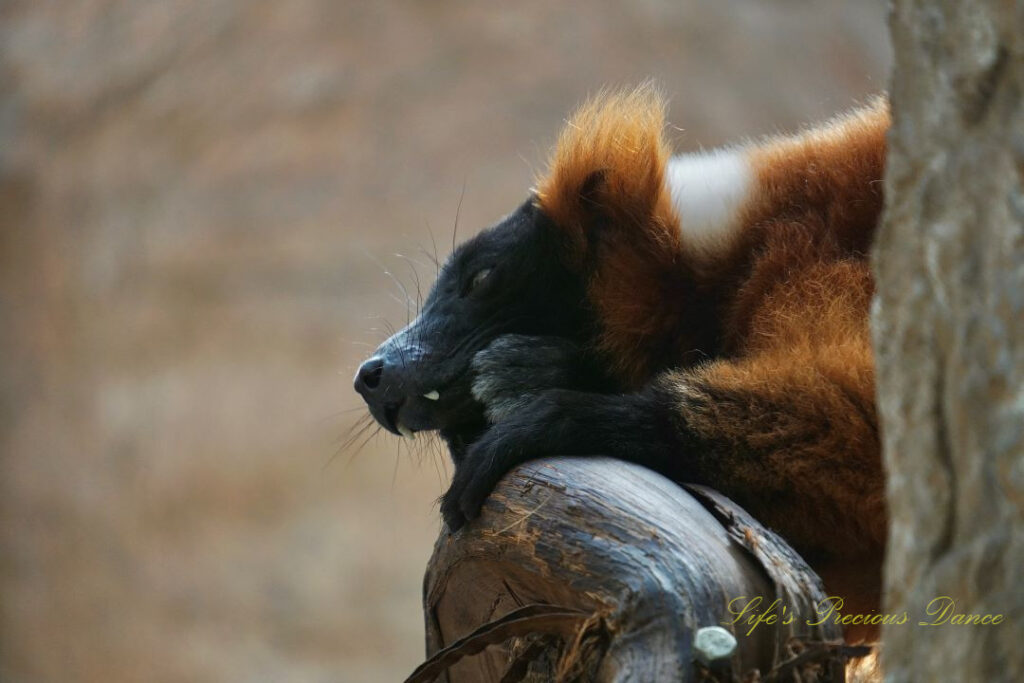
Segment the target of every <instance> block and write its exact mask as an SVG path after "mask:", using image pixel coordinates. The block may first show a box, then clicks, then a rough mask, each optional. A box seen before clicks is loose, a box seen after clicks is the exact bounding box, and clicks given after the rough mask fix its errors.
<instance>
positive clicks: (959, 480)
mask: <svg viewBox="0 0 1024 683" xmlns="http://www.w3.org/2000/svg"><path fill="white" fill-rule="evenodd" d="M890 27H891V31H892V40H893V45H894V49H895V70H894V73H893V78H892V85H891V101H892V111H893V128H892V131H891V133H890V138H889V158H888V169H887V177H886V181H885V189H886V197H887V206H886V211H885V217H884V220H883V225H882V226H881V229H880V234H879V236H878V241H877V244H876V251H875V255H874V259H875V262H874V265H875V272H876V279H877V287H878V295H877V300H876V305H875V309H874V313H873V325H874V338H875V346H876V357H877V370H878V402H879V411H880V416H881V422H882V432H883V435H884V457H885V465H886V468H887V474H888V501H889V512H890V518H891V531H890V534H889V547H888V555H887V560H886V568H885V582H886V607H885V610H886V612H888V613H894V614H900V613H903V612H905V613H906V614H907V615H908V620H907V622H906V623H905V624H893V625H889V626H886V627H885V628H884V631H883V633H884V635H883V650H882V669H883V670H884V671H885V672H886V677H887V679H888V680H890V681H905V680H958V681H968V680H985V681H996V680H1007V681H1010V680H1024V648H1022V647H1021V639H1022V632H1021V624H1022V623H1024V591H1022V590H1021V587H1020V580H1021V576H1022V574H1021V571H1022V568H1024V457H1022V456H1024V343H1022V342H1024V193H1022V178H1024V106H1022V93H1024V5H1022V3H1020V2H1012V1H1009V0H1002V1H1000V0H970V1H959V2H956V1H952V0H946V1H943V2H935V1H934V0H897V2H896V3H895V7H894V9H893V12H892V14H891V17H890ZM941 596H948V597H949V598H951V599H952V600H955V611H956V612H957V613H977V614H993V615H995V614H1002V615H1004V616H1003V620H1002V623H1000V624H998V625H988V626H983V625H976V626H957V625H954V624H951V623H945V624H943V625H940V626H932V627H925V626H921V625H919V624H920V622H929V621H935V620H936V616H938V617H939V618H940V619H941V615H929V614H928V612H929V604H930V603H931V610H932V611H934V610H935V609H937V608H938V607H939V604H937V603H933V602H932V601H933V600H935V599H936V598H939V597H941Z"/></svg>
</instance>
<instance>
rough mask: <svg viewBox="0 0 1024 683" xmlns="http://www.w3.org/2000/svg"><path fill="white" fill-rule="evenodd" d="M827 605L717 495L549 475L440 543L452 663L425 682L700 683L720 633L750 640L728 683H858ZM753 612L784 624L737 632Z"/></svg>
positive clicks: (638, 470) (434, 563) (434, 611)
mask: <svg viewBox="0 0 1024 683" xmlns="http://www.w3.org/2000/svg"><path fill="white" fill-rule="evenodd" d="M825 597H826V596H825V595H824V593H823V592H822V588H821V584H820V581H819V579H818V578H817V576H816V575H815V574H814V573H813V572H812V571H811V570H810V569H809V568H808V567H807V566H806V564H805V563H804V562H803V560H802V559H801V558H800V557H799V556H798V555H797V554H796V553H795V552H794V551H793V550H792V549H791V548H790V547H789V546H788V545H786V544H785V542H783V541H782V540H781V539H780V538H779V537H777V536H776V535H775V534H773V533H772V532H770V531H768V530H766V529H764V528H763V527H761V525H760V524H758V523H757V522H756V521H755V520H754V519H752V518H751V517H750V516H749V515H748V514H747V513H746V512H745V511H743V510H742V509H741V508H739V507H738V506H737V505H736V504H735V503H733V502H731V501H730V500H728V499H727V498H725V497H724V496H721V495H720V494H718V493H716V492H714V491H711V490H710V489H706V488H702V487H688V488H685V489H684V488H683V487H681V486H678V485H677V484H674V483H673V482H671V481H669V480H667V479H665V478H664V477H662V476H660V475H658V474H656V473H654V472H651V471H649V470H647V469H644V468H642V467H638V466H635V465H631V464H628V463H625V462H621V461H618V460H612V459H607V458H585V459H584V458H580V459H572V458H552V459H547V460H541V461H535V462H532V463H529V464H527V465H525V466H523V467H521V468H519V469H518V470H515V471H514V472H512V473H511V474H510V475H508V476H506V477H505V479H504V480H503V481H502V483H501V484H500V485H499V487H498V489H497V490H496V491H495V492H494V493H493V494H492V495H491V497H490V498H489V499H488V502H487V504H486V506H485V509H484V511H483V514H482V515H481V517H480V518H479V519H478V520H477V521H476V522H474V523H473V524H471V525H469V526H468V527H466V528H465V529H463V530H462V531H460V532H459V533H457V534H454V535H451V536H449V535H448V534H447V533H445V532H442V535H441V537H440V538H439V539H438V541H437V544H436V545H435V548H434V555H433V557H432V558H431V560H430V564H429V566H428V569H427V574H426V577H425V582H424V609H425V617H426V630H427V654H428V656H431V655H436V657H437V659H436V660H435V661H434V662H432V663H430V664H429V665H428V666H425V667H423V669H422V670H421V671H419V672H418V676H419V678H418V679H417V680H433V676H434V674H440V680H445V676H447V679H446V680H448V681H450V682H451V683H458V682H460V681H499V680H506V681H509V680H545V681H546V680H599V681H623V680H640V681H654V680H682V681H691V680H700V676H701V675H702V673H701V671H700V667H698V666H696V665H695V663H694V659H695V657H694V650H693V640H694V634H695V632H696V631H697V630H698V629H700V628H702V627H708V626H716V625H725V627H726V628H727V629H729V630H730V631H733V632H734V633H735V635H736V638H737V640H738V647H737V650H736V654H735V655H734V656H733V657H732V658H731V659H729V660H726V661H725V662H724V663H721V664H720V665H718V666H716V667H714V668H715V673H716V675H717V676H718V677H719V678H718V680H730V679H731V677H733V676H740V675H742V674H745V673H747V672H749V671H750V670H752V669H758V670H760V672H761V674H762V676H763V677H764V680H771V679H772V676H773V674H772V671H773V670H775V674H774V675H775V676H776V680H789V678H788V677H789V676H791V675H792V673H791V672H792V670H794V669H800V668H803V669H804V671H805V673H807V672H809V671H812V670H813V671H814V672H815V674H814V675H816V676H817V677H818V678H805V679H803V680H842V675H843V661H844V659H843V654H844V653H843V649H842V648H841V647H840V646H838V645H836V644H837V643H838V642H839V641H841V632H840V629H839V627H837V626H835V625H834V624H831V623H825V624H822V625H820V626H819V625H816V626H810V625H808V621H812V622H813V621H816V620H817V612H816V607H817V605H818V604H819V603H820V602H821V601H823V600H825ZM776 598H777V599H779V601H780V602H779V604H778V605H777V606H776V607H775V609H774V610H771V609H770V608H769V605H770V604H771V603H772V602H773V601H774V600H775V599H776ZM753 599H760V600H761V602H760V604H759V605H758V608H757V611H758V612H759V613H762V614H770V613H774V614H777V619H776V620H775V621H774V622H772V623H761V624H759V625H757V626H756V627H755V628H753V629H751V626H750V625H749V624H746V623H745V622H746V620H745V619H744V620H743V621H741V622H739V623H736V624H733V623H732V621H733V619H734V615H732V614H730V601H733V603H732V609H733V610H738V609H739V608H740V607H741V606H742V605H743V604H744V603H745V602H746V601H747V600H753ZM537 604H540V605H544V606H547V607H542V608H536V607H530V606H532V605H537ZM783 608H784V609H783ZM515 610H521V611H520V612H516V613H514V611H515ZM502 617H504V618H502ZM474 631H476V633H474ZM748 631H749V633H748ZM469 634H472V637H469V638H465V637H466V636H467V635H469ZM462 638H465V639H464V640H463V641H459V639H462ZM456 641H459V642H456ZM453 643H456V644H455V645H453ZM444 648H448V650H444ZM815 648H818V649H819V650H820V652H817V653H816V652H812V651H810V650H814V649H815ZM801 650H802V651H803V655H802V657H801V659H800V660H799V661H798V662H796V663H795V664H794V662H793V661H792V659H793V657H795V656H796V655H797V654H799V653H800V652H801ZM438 653H440V654H438ZM442 660H443V661H442ZM805 661H806V662H810V664H806V665H801V664H800V663H801V662H805ZM787 662H788V664H787ZM723 668H724V671H723V670H722V669H723ZM445 671H446V672H447V673H445ZM711 680H715V679H711Z"/></svg>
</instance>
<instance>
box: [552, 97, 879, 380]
mask: <svg viewBox="0 0 1024 683" xmlns="http://www.w3.org/2000/svg"><path fill="white" fill-rule="evenodd" d="M888 127H889V111H888V105H887V102H886V100H885V99H884V98H882V97H878V98H875V99H874V100H872V101H871V102H870V103H869V104H868V105H867V106H865V107H862V108H860V109H856V110H854V111H852V112H850V113H847V114H844V115H841V116H838V117H835V118H833V119H831V120H830V121H827V122H825V123H823V124H819V125H817V126H814V127H809V128H807V129H805V130H803V131H801V132H798V133H795V134H791V135H775V136H770V137H765V138H761V139H757V140H752V141H748V142H745V143H742V144H738V145H734V146H730V147H725V148H722V149H718V150H713V151H710V152H696V153H689V154H682V155H679V156H673V153H672V148H671V145H670V144H669V141H668V139H667V136H666V134H665V128H666V127H665V101H664V99H663V98H662V97H661V96H660V94H659V93H658V92H657V91H656V89H654V88H653V87H651V86H649V85H645V86H641V87H640V88H638V89H636V90H634V91H631V92H618V93H615V92H609V93H602V94H601V95H599V96H598V97H596V98H594V99H593V100H591V101H590V102H589V103H587V104H586V105H584V106H583V107H582V108H581V109H580V110H579V111H578V112H577V113H576V115H575V116H573V117H572V118H571V119H570V120H569V122H568V124H567V125H566V126H565V128H564V129H563V131H562V134H561V136H560V137H559V140H558V144H557V145H556V148H555V151H554V153H553V154H552V157H551V162H550V164H549V166H548V170H547V173H546V174H545V175H544V176H543V177H541V178H540V179H539V180H538V182H537V184H536V189H535V196H536V201H537V203H538V206H539V207H540V208H541V209H542V210H543V212H544V213H545V214H547V215H548V216H549V217H550V218H551V219H552V221H553V223H554V224H555V225H556V226H558V228H559V229H560V230H561V232H562V233H563V235H564V236H565V241H566V243H567V244H568V249H567V253H568V254H569V257H570V260H571V261H573V262H575V263H577V264H585V267H586V268H587V269H588V273H587V293H588V299H589V302H590V304H591V305H592V306H593V308H594V310H595V312H596V314H597V317H598V319H599V321H600V323H601V329H602V334H601V339H600V347H601V349H602V350H603V352H604V353H605V355H606V357H607V358H608V359H609V360H610V361H611V363H612V364H613V365H615V366H616V367H618V368H619V370H620V374H621V376H622V377H624V378H626V381H627V383H631V384H635V383H638V382H641V381H643V380H644V379H645V378H648V377H649V376H650V374H651V372H652V371H654V370H655V369H657V368H658V367H665V366H668V365H672V364H675V363H678V362H680V358H679V353H680V349H683V350H684V351H686V350H693V349H697V350H699V351H700V352H701V353H703V354H705V355H713V354H714V353H715V352H716V351H717V350H719V348H720V345H721V342H722V340H724V339H730V340H733V341H732V342H730V344H733V345H735V344H734V342H735V340H736V339H737V335H738V334H742V333H743V332H742V331H743V330H745V329H747V325H746V320H745V318H747V317H749V315H747V314H744V315H743V316H739V317H737V316H736V315H734V312H735V311H740V312H745V311H751V310H753V309H754V308H757V307H759V302H758V301H756V300H755V299H756V298H757V296H759V295H760V294H762V293H765V292H767V291H769V289H770V284H771V283H770V282H765V281H764V279H765V277H766V276H765V274H766V273H767V274H768V276H767V277H768V279H770V278H771V275H770V274H771V273H777V274H779V275H778V276H779V277H783V275H782V274H784V273H786V272H793V271H794V270H795V269H799V268H806V267H808V266H809V264H810V263H811V262H818V263H820V262H833V261H840V260H844V259H848V258H851V257H862V256H863V255H864V254H866V253H867V250H868V247H869V245H870V242H871V239H872V235H873V233H874V229H875V227H876V225H877V222H878V216H879V214H880V211H881V207H882V192H881V182H880V181H881V178H882V174H883V169H884V164H885V134H886V130H887V129H888ZM780 245H781V246H780ZM771 247H775V248H771ZM797 257H799V258H797ZM861 260H863V259H861ZM755 262H757V264H756V265H759V266H761V267H760V269H759V270H758V277H759V281H758V286H757V287H754V288H745V287H744V284H745V283H746V282H748V281H749V278H750V276H751V273H752V272H753V270H754V267H755ZM743 297H745V300H743V301H738V299H740V298H743ZM729 326H732V327H733V328H735V329H726V328H727V327H729ZM686 352H689V351H686Z"/></svg>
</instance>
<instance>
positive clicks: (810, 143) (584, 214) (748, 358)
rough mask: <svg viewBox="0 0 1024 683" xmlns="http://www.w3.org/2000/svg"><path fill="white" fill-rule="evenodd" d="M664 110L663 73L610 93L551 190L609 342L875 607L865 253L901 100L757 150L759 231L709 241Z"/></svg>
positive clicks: (807, 546)
mask: <svg viewBox="0 0 1024 683" xmlns="http://www.w3.org/2000/svg"><path fill="white" fill-rule="evenodd" d="M663 110H664V107H663V104H662V102H661V100H660V99H659V98H658V97H657V96H656V94H654V92H653V91H652V89H650V88H647V87H644V88H641V89H639V90H637V91H635V92H633V93H629V94H624V95H603V96H601V97H599V98H598V99H597V100H595V101H594V102H592V103H591V104H589V105H587V106H586V107H584V109H583V110H581V112H580V113H579V114H578V115H577V116H576V117H575V118H573V120H572V121H571V122H570V123H569V125H568V127H567V128H566V131H565V132H564V133H563V135H562V137H561V139H560V141H559V145H558V148H557V150H556V152H555V156H554V158H553V160H552V164H551V169H550V171H549V174H548V175H547V176H546V177H545V178H544V179H542V180H541V182H540V183H539V184H538V189H537V201H538V202H539V204H540V206H541V207H542V208H543V209H544V211H545V212H546V213H547V214H548V215H549V216H550V217H551V218H552V219H553V220H554V222H555V223H556V224H557V225H559V226H560V227H561V228H562V229H564V230H565V232H566V235H567V240H566V243H567V250H568V254H569V256H568V258H569V260H570V261H572V262H574V263H576V264H578V265H579V267H580V268H581V270H582V272H584V273H586V276H587V278H588V280H587V281H588V290H587V291H588V297H589V300H590V303H591V305H592V306H593V307H594V309H595V311H596V312H597V315H598V318H599V320H600V325H601V337H600V340H599V345H600V349H601V350H602V351H603V353H604V354H605V356H606V358H607V359H608V361H609V362H610V363H611V365H612V366H613V367H614V368H615V369H616V370H617V372H618V373H619V375H620V378H621V379H622V380H623V382H624V383H625V384H626V385H628V386H634V387H639V386H641V385H644V384H646V383H649V382H651V381H654V382H657V383H659V384H660V385H661V386H662V387H665V388H667V389H668V390H669V391H670V392H671V394H672V395H673V396H675V397H676V406H677V408H678V415H679V419H680V422H681V424H683V425H684V426H685V428H686V429H687V430H689V431H691V432H692V433H694V434H695V435H696V436H697V437H698V438H699V439H700V441H701V443H702V444H704V446H705V447H704V448H702V449H701V452H700V453H690V454H680V457H682V458H696V459H699V460H700V461H701V467H700V470H701V471H702V472H704V473H705V474H706V478H707V479H708V481H709V483H711V484H712V485H715V486H717V487H718V488H720V489H721V490H723V491H724V492H725V493H727V494H729V495H731V496H732V497H734V498H736V499H737V500H738V501H739V502H740V503H741V504H743V505H745V506H747V507H748V508H749V509H750V511H751V512H752V513H753V514H755V515H756V516H758V517H759V518H760V519H761V520H762V521H763V522H765V523H766V524H768V525H770V526H772V527H774V528H776V529H778V530H779V531H780V532H781V533H782V534H783V536H785V537H786V538H787V539H788V540H789V541H790V542H791V543H793V544H794V546H795V547H796V548H797V549H798V550H799V551H800V552H801V553H802V554H803V555H804V556H805V557H806V558H807V559H808V561H809V562H810V563H811V564H812V566H814V567H815V569H816V570H817V571H818V572H819V573H820V574H821V576H822V578H823V580H824V581H825V584H826V587H827V588H828V590H829V591H830V592H831V593H833V594H836V595H840V596H842V597H843V598H844V599H845V600H846V605H845V608H844V611H846V612H856V613H867V612H870V611H872V610H877V609H878V605H879V599H880V586H881V574H880V568H881V558H882V553H883V549H884V545H885V537H886V512H885V504H884V481H883V473H882V469H881V462H880V455H879V435H878V425H877V418H876V415H875V401H874V371H873V361H872V355H871V346H870V335H869V330H868V308H869V302H870V298H871V294H872V278H871V272H870V268H869V265H868V262H867V259H866V254H867V251H868V249H869V247H870V244H871V240H872V235H873V232H874V229H875V226H876V224H877V221H878V216H879V212H880V210H881V206H882V196H881V185H880V182H879V181H880V179H881V178H882V172H883V167H884V163H885V132H886V130H887V128H888V125H889V117H888V111H887V108H886V106H885V103H884V102H883V101H878V102H875V103H874V104H873V105H871V106H870V107H869V108H867V109H865V110H863V111H861V112H859V113H857V114H854V115H851V116H848V117H845V118H841V119H836V120H835V121H832V122H830V123H829V124H827V125H826V126H824V127H822V128H819V129H817V130H812V131H808V132H806V133H804V134H802V135H799V136H794V137H788V138H773V139H769V140H767V141H765V142H763V143H761V144H759V145H757V146H756V147H755V148H753V149H752V151H751V153H750V157H749V158H750V160H751V164H752V168H753V170H754V176H755V178H756V182H755V188H756V189H755V192H754V196H753V198H752V199H751V200H750V201H749V202H748V203H747V204H745V206H744V209H743V211H742V213H741V222H742V228H741V229H740V230H739V231H738V232H737V233H736V234H735V235H734V236H732V237H730V238H729V241H728V243H726V244H723V245H722V246H721V248H720V249H716V250H711V251H707V250H705V251H701V252H697V251H695V250H689V249H688V248H687V246H686V244H685V241H684V240H682V239H680V230H682V231H683V232H685V230H686V225H685V223H683V224H682V225H681V226H680V224H679V221H680V218H679V216H677V215H676V213H675V210H674V208H673V205H672V202H671V197H670V195H669V191H668V189H667V187H666V186H665V164H666V162H667V160H668V158H669V154H670V152H669V147H668V145H667V143H666V142H665V140H664V137H663ZM872 634H873V630H872V629H870V628H868V629H859V630H858V629H852V630H850V631H848V635H849V636H851V637H854V638H856V637H861V636H865V635H867V636H870V635H872Z"/></svg>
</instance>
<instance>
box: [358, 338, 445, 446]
mask: <svg viewBox="0 0 1024 683" xmlns="http://www.w3.org/2000/svg"><path fill="white" fill-rule="evenodd" d="M407 334H408V333H407V332H406V331H404V330H403V331H402V332H399V333H398V334H397V335H395V336H394V337H392V338H391V339H389V340H387V341H386V342H384V343H383V344H381V346H380V348H378V349H377V351H376V352H374V354H373V356H371V357H370V358H369V359H368V360H366V361H364V362H363V364H362V365H360V366H359V369H358V370H357V371H356V376H355V380H354V382H353V384H354V385H355V390H356V392H357V393H358V394H359V395H360V396H362V397H363V400H364V401H366V405H367V407H369V409H370V413H371V414H372V415H373V417H374V418H376V420H377V422H379V423H380V424H381V425H383V426H384V427H385V428H386V429H387V430H388V431H390V432H392V433H394V434H401V435H402V436H404V437H406V438H412V437H413V435H414V434H415V433H416V432H417V431H420V430H424V429H436V425H435V422H436V419H437V411H436V407H437V405H438V401H439V400H440V397H441V395H440V393H439V392H438V390H437V389H435V388H432V387H430V386H429V385H427V386H425V387H424V384H425V382H424V374H425V371H426V368H427V366H425V365H424V363H423V360H424V352H423V349H422V347H421V346H420V345H418V344H409V343H408V339H407ZM424 388H429V389H431V390H430V391H424Z"/></svg>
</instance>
